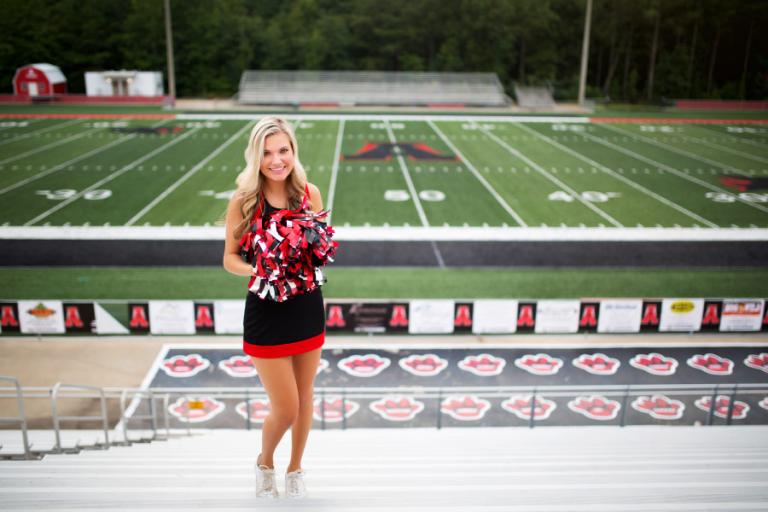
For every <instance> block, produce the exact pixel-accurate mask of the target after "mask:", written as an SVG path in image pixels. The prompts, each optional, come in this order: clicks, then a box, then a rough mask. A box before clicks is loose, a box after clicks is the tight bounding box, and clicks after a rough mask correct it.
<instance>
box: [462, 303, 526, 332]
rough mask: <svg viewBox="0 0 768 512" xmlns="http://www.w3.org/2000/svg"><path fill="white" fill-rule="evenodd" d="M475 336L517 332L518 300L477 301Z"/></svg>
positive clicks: (475, 308) (473, 328) (473, 326)
mask: <svg viewBox="0 0 768 512" xmlns="http://www.w3.org/2000/svg"><path fill="white" fill-rule="evenodd" d="M474 314H475V317H474V324H473V325H472V332H473V333H474V334H504V333H513V332H515V331H516V330H517V301H516V300H476V301H475V307H474Z"/></svg>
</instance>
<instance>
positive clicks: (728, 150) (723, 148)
mask: <svg viewBox="0 0 768 512" xmlns="http://www.w3.org/2000/svg"><path fill="white" fill-rule="evenodd" d="M688 139H689V140H691V141H693V142H694V143H696V144H701V145H704V146H712V147H713V148H717V149H719V150H720V151H725V152H726V153H731V154H733V155H736V156H740V157H742V158H748V159H751V160H755V161H756V162H762V163H764V164H768V158H761V157H759V156H756V155H751V154H749V153H745V152H743V151H739V150H738V149H733V148H729V147H728V146H721V145H720V144H715V143H714V142H708V141H706V140H704V139H699V138H698V137H688Z"/></svg>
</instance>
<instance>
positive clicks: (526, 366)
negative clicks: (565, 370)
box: [515, 353, 563, 375]
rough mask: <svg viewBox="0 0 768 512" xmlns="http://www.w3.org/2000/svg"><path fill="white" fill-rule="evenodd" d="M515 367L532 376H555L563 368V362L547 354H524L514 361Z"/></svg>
mask: <svg viewBox="0 0 768 512" xmlns="http://www.w3.org/2000/svg"><path fill="white" fill-rule="evenodd" d="M515 366H517V367H518V368H520V369H521V370H525V371H527V372H528V373H532V374H533V375H555V374H556V373H557V372H559V371H560V368H562V367H563V360H562V359H560V358H558V357H552V356H550V355H549V354H542V353H538V354H525V355H524V356H522V357H518V358H517V359H515Z"/></svg>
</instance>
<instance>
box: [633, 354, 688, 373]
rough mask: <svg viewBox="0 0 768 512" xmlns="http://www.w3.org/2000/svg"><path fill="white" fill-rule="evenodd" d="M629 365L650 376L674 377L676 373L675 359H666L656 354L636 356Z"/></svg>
mask: <svg viewBox="0 0 768 512" xmlns="http://www.w3.org/2000/svg"><path fill="white" fill-rule="evenodd" d="M629 364H630V365H631V366H633V367H635V368H637V369H638V370H643V371H644V372H648V373H650V374H651V375H663V376H667V375H674V374H675V372H676V371H677V365H678V363H677V359H675V358H674V357H667V356H664V355H662V354H659V353H658V352H651V353H650V354H637V355H636V356H635V357H633V358H632V359H630V360H629Z"/></svg>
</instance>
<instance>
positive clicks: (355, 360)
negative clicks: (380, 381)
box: [338, 354, 391, 377]
mask: <svg viewBox="0 0 768 512" xmlns="http://www.w3.org/2000/svg"><path fill="white" fill-rule="evenodd" d="M390 364H391V360H390V359H389V358H388V357H381V356H380V355H378V354H363V355H353V356H349V357H345V358H344V359H342V360H340V361H339V364H338V366H339V369H341V370H343V371H345V372H346V373H348V374H349V375H352V376H353V377H375V376H377V375H378V374H380V373H381V372H383V371H384V370H386V369H387V368H389V365H390Z"/></svg>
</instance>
